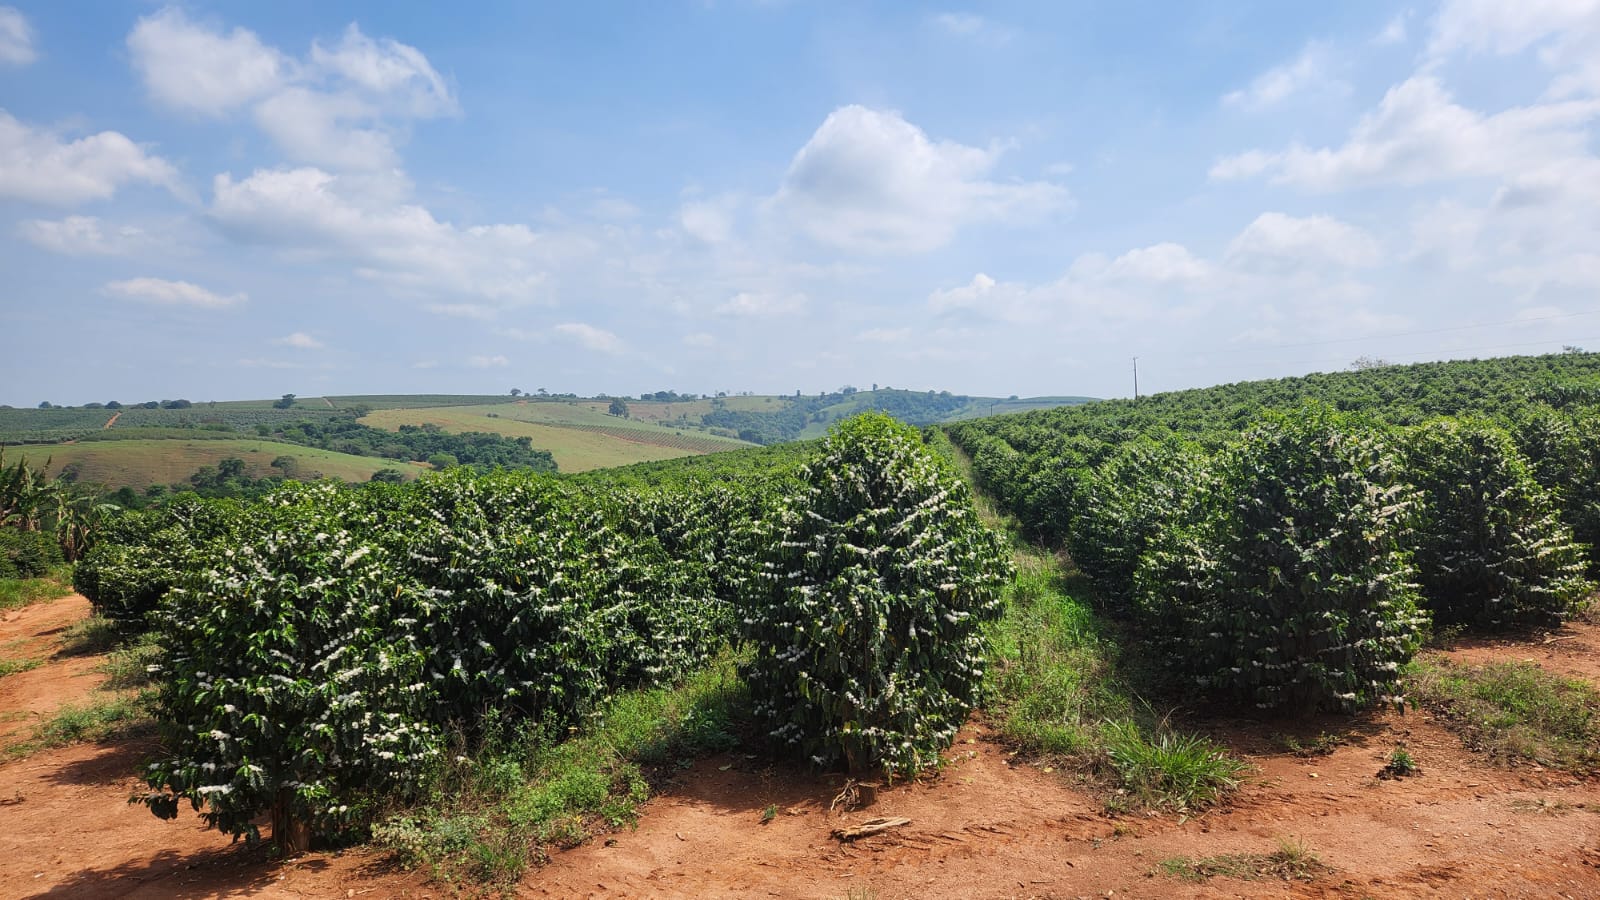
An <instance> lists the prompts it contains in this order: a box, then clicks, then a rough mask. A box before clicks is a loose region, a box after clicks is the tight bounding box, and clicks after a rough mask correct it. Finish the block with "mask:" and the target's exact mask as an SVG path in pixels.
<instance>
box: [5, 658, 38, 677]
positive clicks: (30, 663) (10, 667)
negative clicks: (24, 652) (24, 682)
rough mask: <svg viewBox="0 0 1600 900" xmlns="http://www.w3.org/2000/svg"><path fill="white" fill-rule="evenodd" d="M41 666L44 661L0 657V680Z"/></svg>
mask: <svg viewBox="0 0 1600 900" xmlns="http://www.w3.org/2000/svg"><path fill="white" fill-rule="evenodd" d="M42 665H44V660H42V659H6V658H4V657H0V678H4V677H6V676H7V675H15V674H17V673H18V672H26V671H28V670H29V669H37V668H39V667H40V666H42Z"/></svg>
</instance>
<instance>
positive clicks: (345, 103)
mask: <svg viewBox="0 0 1600 900" xmlns="http://www.w3.org/2000/svg"><path fill="white" fill-rule="evenodd" d="M128 50H129V53H130V55H131V57H132V61H133V66H134V69H135V71H137V72H138V73H139V75H140V77H141V79H142V80H143V81H144V84H145V88H146V90H147V91H148V92H149V94H150V96H151V97H152V98H154V99H155V100H156V101H157V102H159V103H161V104H163V105H165V106H169V107H172V108H175V109H180V110H185V111H189V112H195V113H199V114H202V115H208V116H222V115H226V114H228V113H231V112H233V111H235V110H238V109H241V108H244V107H246V106H249V107H251V109H252V117H253V119H254V120H255V123H256V125H257V126H258V127H259V128H260V129H261V130H262V131H263V132H264V133H265V134H266V135H267V136H268V137H270V138H271V139H272V140H273V141H274V142H275V143H276V144H277V145H278V146H279V148H280V149H282V150H283V151H284V152H285V153H286V154H288V155H289V156H290V157H291V158H292V159H294V160H296V161H299V162H306V163H312V164H314V165H318V166H324V167H328V168H333V169H340V170H382V169H388V168H393V167H394V166H396V165H397V163H398V153H397V152H396V149H395V148H396V145H397V144H398V143H399V142H400V140H401V139H402V138H403V137H404V131H403V126H404V123H406V122H407V121H409V120H412V119H425V118H432V117H436V116H441V115H449V114H453V113H455V112H456V111H457V110H458V107H457V104H456V100H455V97H454V95H453V94H452V93H451V91H450V88H449V86H448V85H447V84H446V83H445V81H444V79H443V78H442V77H441V76H440V75H439V73H438V72H437V71H436V70H435V69H434V68H433V66H432V65H431V64H430V63H429V62H428V60H427V57H426V56H424V55H423V54H422V52H421V51H419V50H417V49H416V48H415V47H411V46H408V45H406V44H402V43H400V42H398V41H395V40H392V39H388V38H384V39H381V40H375V39H373V38H371V37H369V36H367V35H366V34H363V33H362V31H361V29H360V27H359V26H357V25H355V24H351V25H350V26H349V27H347V28H346V29H345V31H344V33H343V35H342V36H341V37H340V40H339V42H338V43H337V44H335V45H332V46H325V45H323V44H322V43H321V42H316V41H314V42H313V43H312V45H311V49H310V52H309V54H308V55H307V56H306V57H304V58H298V59H297V58H295V57H293V56H291V55H289V54H287V53H285V52H283V51H282V50H280V49H278V48H276V47H271V46H268V45H267V44H265V43H263V42H262V40H261V39H260V37H258V36H257V35H256V34H255V32H252V31H250V30H249V29H245V28H239V27H236V28H234V29H232V30H231V31H226V32H224V31H223V30H222V29H221V28H220V27H213V26H211V25H207V24H202V23H198V22H195V21H193V20H191V19H190V18H189V17H188V16H186V15H185V14H184V13H183V12H182V11H181V10H179V9H177V8H174V7H168V8H165V9H162V10H160V11H159V12H156V13H154V14H152V15H150V16H147V17H145V18H143V19H140V20H139V23H138V24H137V25H135V26H134V29H133V31H132V32H131V33H130V34H129V35H128Z"/></svg>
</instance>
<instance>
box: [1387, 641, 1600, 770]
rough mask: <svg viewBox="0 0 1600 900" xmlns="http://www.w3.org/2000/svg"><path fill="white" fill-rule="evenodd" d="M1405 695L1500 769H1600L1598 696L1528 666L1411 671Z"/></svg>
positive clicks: (1435, 665)
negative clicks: (1519, 766)
mask: <svg viewBox="0 0 1600 900" xmlns="http://www.w3.org/2000/svg"><path fill="white" fill-rule="evenodd" d="M1410 690H1411V694H1412V697H1413V698H1414V699H1415V700H1417V701H1419V702H1420V703H1421V704H1422V705H1423V706H1425V707H1427V708H1429V709H1432V710H1434V711H1435V712H1437V713H1438V714H1439V715H1440V716H1441V717H1442V718H1443V719H1444V721H1445V722H1446V723H1447V724H1448V725H1449V726H1450V727H1451V729H1452V730H1454V731H1456V732H1457V733H1458V734H1460V735H1461V737H1462V739H1463V740H1464V741H1465V742H1466V743H1467V745H1468V746H1469V747H1471V748H1473V749H1474V750H1477V751H1480V752H1483V753H1486V754H1488V755H1489V756H1490V757H1492V758H1494V759H1497V760H1499V761H1501V762H1505V763H1510V764H1514V763H1517V762H1534V763H1538V764H1539V765H1543V766H1549V767H1551V768H1558V769H1566V770H1569V771H1578V772H1591V771H1595V770H1596V769H1600V692H1596V690H1595V689H1594V687H1593V686H1592V685H1589V684H1587V683H1586V682H1583V681H1581V680H1578V679H1573V678H1561V677H1558V676H1555V675H1551V674H1550V673H1548V672H1546V671H1544V670H1543V669H1541V668H1540V667H1538V666H1536V665H1534V664H1532V663H1522V662H1510V663H1491V664H1488V665H1482V666H1471V665H1458V664H1453V663H1449V662H1442V661H1431V660H1425V661H1421V662H1418V663H1416V664H1415V665H1414V666H1413V670H1412V676H1411V689H1410Z"/></svg>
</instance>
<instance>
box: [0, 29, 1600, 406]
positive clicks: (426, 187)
mask: <svg viewBox="0 0 1600 900" xmlns="http://www.w3.org/2000/svg"><path fill="white" fill-rule="evenodd" d="M1597 118H1600V0H1536V2H1535V0H1530V2H1520V3H1514V4H1513V3H1506V2H1501V0H1443V2H1440V3H1421V4H1397V3H1378V2H1361V0H1355V2H1348V3H1338V4H1320V5H1315V6H1314V5H1311V4H1284V3H1278V2H1259V3H1245V2H1229V3H1219V2H1195V3H1182V4H1180V3H1170V2H1161V3H1157V2H1125V3H1116V4H1111V3H1106V4H1083V3H1071V4H1068V3H1043V2H1041V3H987V4H978V5H972V6H960V5H933V6H913V5H911V4H902V3H878V4H863V3H845V2H838V3H827V2H806V0H790V2H739V0H718V2H703V3H695V2H681V3H678V2H634V3H605V4H598V3H596V4H528V3H504V4H476V5H469V6H467V7H464V8H456V9H447V8H446V7H445V6H442V5H439V4H420V3H418V4H397V3H388V2H385V3H344V4H336V3H322V2H318V3H309V2H280V3H274V4H270V5H269V4H231V3H229V4H224V3H210V4H206V3H190V4H182V5H159V4H153V3H141V2H95V3H87V2H85V3H65V2H63V3H57V2H39V3H33V2H19V3H17V4H16V5H15V6H0V270H3V271H4V272H5V276H6V277H5V278H4V282H3V284H0V302H3V304H4V307H3V318H0V403H9V404H12V405H34V404H36V403H38V402H39V401H40V400H50V401H52V402H55V403H63V404H66V403H73V404H75V403H83V402H88V401H102V402H103V401H106V400H111V399H118V400H122V401H124V402H129V401H141V400H145V399H159V398H172V397H180V396H182V397H188V398H190V399H194V400H206V399H230V398H243V397H266V396H276V395H277V394H281V393H284V392H294V393H298V394H303V395H311V394H320V393H366V392H422V391H428V392H458V391H459V392H500V391H506V390H509V389H510V388H512V387H519V388H522V389H524V390H535V389H537V388H540V387H543V388H547V389H548V390H551V391H577V392H581V393H585V394H588V393H596V392H610V393H638V392H640V391H654V390H662V389H675V390H679V391H694V392H712V391H718V390H727V391H742V390H751V391H756V392H762V393H767V392H775V393H789V392H792V391H794V390H796V389H801V390H805V391H807V392H813V391H819V390H823V389H832V388H836V387H839V386H841V385H844V384H854V385H856V386H859V387H867V386H870V385H871V384H873V383H878V384H883V385H893V386H896V387H912V388H917V389H926V388H937V389H949V390H952V391H957V392H966V393H989V394H1000V395H1007V394H1013V393H1015V394H1023V395H1035V394H1091V395H1097V396H1121V395H1126V394H1128V393H1129V392H1130V391H1131V387H1132V385H1131V379H1130V377H1129V369H1130V360H1131V358H1132V357H1134V356H1138V357H1139V360H1140V362H1139V368H1140V376H1141V387H1142V388H1143V389H1144V390H1146V391H1153V390H1163V389H1172V388H1180V387H1189V386H1195V385H1204V384H1214V383H1219V382H1227V381H1236V380H1241V379H1248V378H1261V377H1272V376H1278V375H1287V374H1299V373H1303V372H1307V371H1315V370H1331V369H1339V368H1343V367H1344V366H1346V365H1347V364H1348V363H1349V362H1350V361H1351V360H1354V359H1355V358H1356V357H1358V356H1363V355H1366V356H1376V357H1383V358H1387V359H1391V360H1395V361H1412V360H1421V359H1435V358H1449V357H1470V356H1489V355H1501V354H1507V353H1537V352H1549V351H1555V350H1559V349H1560V348H1561V347H1562V346H1563V345H1566V344H1578V345H1586V346H1588V347H1589V348H1590V349H1596V348H1600V154H1597V141H1596V139H1595V128H1594V126H1595V121H1596V119H1597Z"/></svg>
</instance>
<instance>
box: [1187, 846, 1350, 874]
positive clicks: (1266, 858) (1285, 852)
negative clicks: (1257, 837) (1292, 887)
mask: <svg viewBox="0 0 1600 900" xmlns="http://www.w3.org/2000/svg"><path fill="white" fill-rule="evenodd" d="M1156 870H1157V871H1158V872H1160V873H1161V874H1163V875H1167V876H1169V877H1172V878H1180V879H1183V880H1184V881H1190V882H1200V881H1205V880H1207V879H1210V878H1237V879H1240V880H1243V881H1255V880H1257V879H1261V878H1277V879H1282V880H1284V881H1314V880H1315V879H1316V878H1317V876H1319V875H1322V874H1324V873H1326V872H1329V871H1332V870H1331V869H1330V868H1329V867H1328V866H1327V865H1325V864H1324V863H1323V862H1322V860H1321V859H1319V858H1318V857H1317V854H1316V853H1314V852H1312V851H1311V849H1310V848H1308V847H1307V846H1306V845H1305V843H1304V842H1303V841H1299V840H1281V841H1279V842H1278V849H1277V850H1274V851H1273V852H1271V853H1227V854H1222V855H1220V856H1206V857H1202V858H1200V859H1192V858H1190V857H1187V856H1174V857H1172V858H1170V859H1164V860H1162V861H1161V862H1159V863H1157V864H1156Z"/></svg>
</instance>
